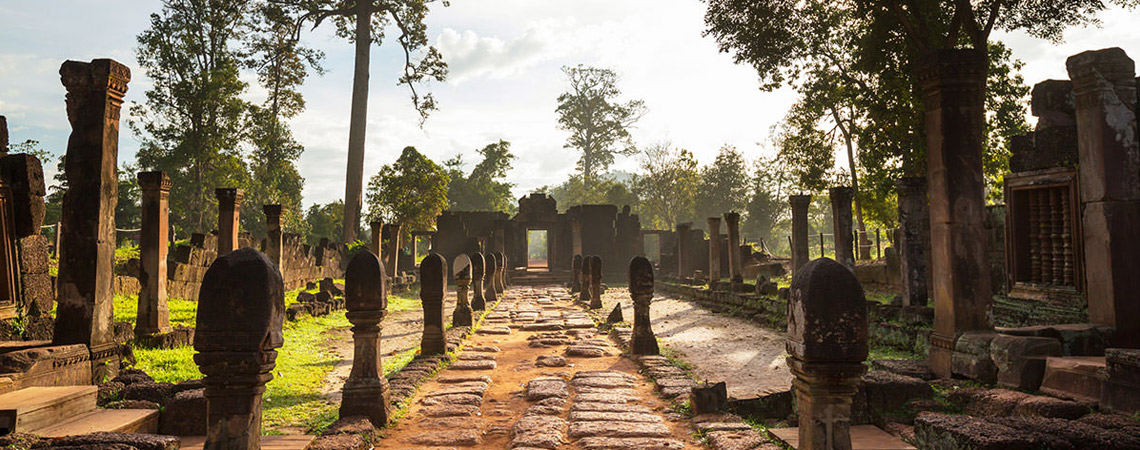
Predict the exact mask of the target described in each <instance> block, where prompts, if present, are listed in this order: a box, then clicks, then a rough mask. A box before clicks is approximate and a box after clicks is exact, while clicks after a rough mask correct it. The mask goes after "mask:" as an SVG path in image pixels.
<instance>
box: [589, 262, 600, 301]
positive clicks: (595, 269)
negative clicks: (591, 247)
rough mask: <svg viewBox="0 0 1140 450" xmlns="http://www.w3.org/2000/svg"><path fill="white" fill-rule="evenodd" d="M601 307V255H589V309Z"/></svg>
mask: <svg viewBox="0 0 1140 450" xmlns="http://www.w3.org/2000/svg"><path fill="white" fill-rule="evenodd" d="M601 308H602V257H601V256H598V255H594V256H591V257H590V309H601Z"/></svg>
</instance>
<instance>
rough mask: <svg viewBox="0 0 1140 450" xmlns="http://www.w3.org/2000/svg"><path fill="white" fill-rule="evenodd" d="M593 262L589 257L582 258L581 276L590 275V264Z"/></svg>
mask: <svg viewBox="0 0 1140 450" xmlns="http://www.w3.org/2000/svg"><path fill="white" fill-rule="evenodd" d="M593 260H594V258H591V257H589V256H583V257H582V275H585V276H589V275H590V263H591V262H592V261H593Z"/></svg>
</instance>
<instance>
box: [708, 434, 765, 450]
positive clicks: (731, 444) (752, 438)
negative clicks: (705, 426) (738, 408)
mask: <svg viewBox="0 0 1140 450" xmlns="http://www.w3.org/2000/svg"><path fill="white" fill-rule="evenodd" d="M705 437H706V438H707V439H708V440H709V444H710V445H711V446H712V448H714V449H716V450H735V449H752V448H757V447H760V446H761V445H764V444H768V443H769V441H768V439H766V438H764V436H761V435H760V433H757V432H756V431H753V430H749V431H711V432H709V433H707V434H705ZM765 448H766V447H765ZM777 448H778V447H777Z"/></svg>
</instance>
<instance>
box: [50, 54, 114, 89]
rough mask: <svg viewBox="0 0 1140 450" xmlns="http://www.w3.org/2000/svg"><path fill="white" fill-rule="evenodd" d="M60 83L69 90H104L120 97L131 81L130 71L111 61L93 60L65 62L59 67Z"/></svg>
mask: <svg viewBox="0 0 1140 450" xmlns="http://www.w3.org/2000/svg"><path fill="white" fill-rule="evenodd" d="M59 78H60V82H62V83H63V85H64V87H67V88H68V89H69V90H71V89H93V90H98V89H106V90H108V91H110V93H111V94H112V95H115V96H117V97H122V96H123V95H124V94H126V93H127V83H129V82H130V81H131V69H130V68H129V67H127V66H125V65H123V64H122V63H119V62H118V61H115V60H113V59H108V58H103V59H93V60H91V62H83V61H72V60H67V61H64V63H63V64H62V65H61V66H60V67H59Z"/></svg>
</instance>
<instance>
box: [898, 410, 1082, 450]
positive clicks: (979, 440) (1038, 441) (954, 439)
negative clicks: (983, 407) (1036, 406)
mask: <svg viewBox="0 0 1140 450" xmlns="http://www.w3.org/2000/svg"><path fill="white" fill-rule="evenodd" d="M914 424H915V427H914V433H915V440H916V441H917V442H916V444H917V447H919V448H930V449H971V450H1040V449H1043V448H1069V447H1068V443H1067V442H1064V441H1061V440H1060V439H1059V438H1056V437H1050V436H1048V435H1044V434H1041V433H1036V432H1028V431H1021V430H1017V429H1014V428H1010V427H1007V426H1004V425H998V424H995V423H991V422H988V421H985V420H982V419H979V418H976V417H970V416H949V415H945V414H938V413H931V412H924V413H921V414H919V415H918V418H916V419H915V421H914Z"/></svg>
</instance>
